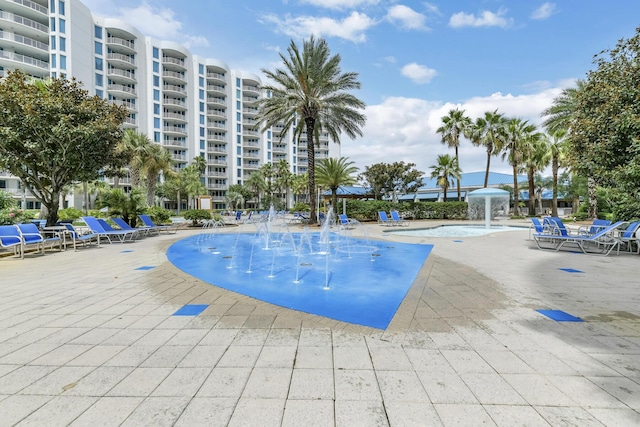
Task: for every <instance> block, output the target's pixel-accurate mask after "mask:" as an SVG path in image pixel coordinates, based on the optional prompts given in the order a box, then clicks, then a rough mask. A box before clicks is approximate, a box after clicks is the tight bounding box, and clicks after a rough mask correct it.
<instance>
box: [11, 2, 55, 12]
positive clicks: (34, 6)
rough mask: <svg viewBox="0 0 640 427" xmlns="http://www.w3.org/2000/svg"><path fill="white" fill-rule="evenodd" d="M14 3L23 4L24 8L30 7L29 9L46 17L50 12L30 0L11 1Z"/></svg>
mask: <svg viewBox="0 0 640 427" xmlns="http://www.w3.org/2000/svg"><path fill="white" fill-rule="evenodd" d="M11 1H12V2H14V3H16V4H21V5H23V6H24V7H28V8H29V9H33V10H35V11H37V12H40V13H43V14H45V15H49V11H48V10H47V8H46V7H44V6H41V5H39V4H38V3H34V2H32V1H29V0H11Z"/></svg>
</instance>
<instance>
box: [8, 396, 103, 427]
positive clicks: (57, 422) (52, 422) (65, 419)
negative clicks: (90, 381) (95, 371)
mask: <svg viewBox="0 0 640 427" xmlns="http://www.w3.org/2000/svg"><path fill="white" fill-rule="evenodd" d="M97 400H98V398H97V397H85V396H56V397H54V398H53V399H51V400H49V401H48V402H47V403H46V404H44V405H43V406H41V407H40V408H39V409H37V410H36V411H35V412H33V413H31V414H30V415H29V416H28V417H26V418H25V419H23V420H22V421H21V422H20V423H19V424H18V425H19V426H21V427H26V426H38V427H39V426H45V425H46V426H51V427H53V426H67V425H69V423H71V421H73V420H74V419H76V418H77V417H78V416H79V415H80V414H82V413H83V412H84V411H86V410H87V409H88V408H89V407H91V405H93V404H94V403H95V402H96V401H97ZM0 405H1V404H0Z"/></svg>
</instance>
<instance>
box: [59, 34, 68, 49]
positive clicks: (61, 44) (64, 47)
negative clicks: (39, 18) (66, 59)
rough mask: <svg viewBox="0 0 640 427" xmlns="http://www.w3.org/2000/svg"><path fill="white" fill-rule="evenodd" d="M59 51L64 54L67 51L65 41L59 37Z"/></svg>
mask: <svg viewBox="0 0 640 427" xmlns="http://www.w3.org/2000/svg"><path fill="white" fill-rule="evenodd" d="M60 50H61V51H63V52H65V51H66V50H67V39H65V38H64V37H60Z"/></svg>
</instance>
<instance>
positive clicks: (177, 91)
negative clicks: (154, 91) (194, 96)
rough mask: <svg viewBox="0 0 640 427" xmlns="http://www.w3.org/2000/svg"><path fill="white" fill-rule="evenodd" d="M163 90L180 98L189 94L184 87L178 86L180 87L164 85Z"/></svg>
mask: <svg viewBox="0 0 640 427" xmlns="http://www.w3.org/2000/svg"><path fill="white" fill-rule="evenodd" d="M162 90H163V91H164V92H166V93H168V94H173V95H178V96H179V95H186V94H187V90H186V89H185V88H184V87H183V86H178V85H169V84H164V85H162Z"/></svg>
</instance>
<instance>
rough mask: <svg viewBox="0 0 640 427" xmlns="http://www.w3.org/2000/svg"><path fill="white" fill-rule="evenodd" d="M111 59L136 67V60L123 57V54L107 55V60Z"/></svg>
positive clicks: (126, 56)
mask: <svg viewBox="0 0 640 427" xmlns="http://www.w3.org/2000/svg"><path fill="white" fill-rule="evenodd" d="M109 59H111V60H117V61H123V62H126V63H128V64H131V65H136V60H135V58H132V57H130V56H128V55H123V54H121V53H113V52H111V53H107V60H109Z"/></svg>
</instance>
